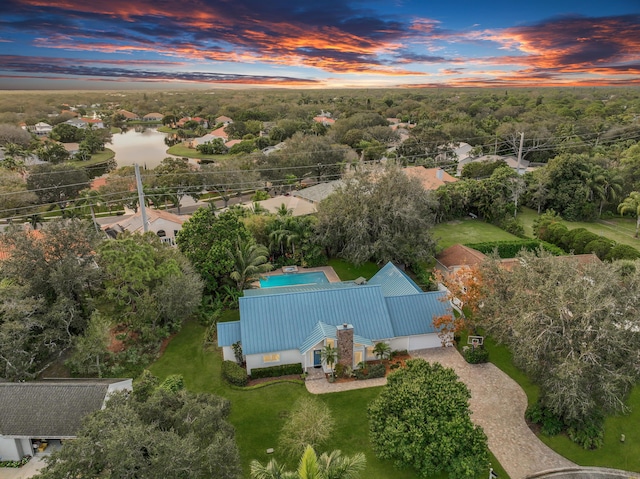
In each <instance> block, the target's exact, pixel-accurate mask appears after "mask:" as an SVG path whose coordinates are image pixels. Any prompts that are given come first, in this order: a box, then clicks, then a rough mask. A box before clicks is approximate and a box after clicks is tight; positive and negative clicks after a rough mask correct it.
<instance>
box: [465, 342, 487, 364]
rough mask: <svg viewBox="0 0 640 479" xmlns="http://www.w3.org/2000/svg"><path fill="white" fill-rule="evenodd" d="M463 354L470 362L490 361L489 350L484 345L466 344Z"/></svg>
mask: <svg viewBox="0 0 640 479" xmlns="http://www.w3.org/2000/svg"><path fill="white" fill-rule="evenodd" d="M462 355H463V356H464V359H465V360H466V361H467V362H468V363H469V364H481V363H486V362H487V361H489V351H488V350H486V349H484V346H476V347H475V348H472V347H471V346H466V347H464V348H463V349H462Z"/></svg>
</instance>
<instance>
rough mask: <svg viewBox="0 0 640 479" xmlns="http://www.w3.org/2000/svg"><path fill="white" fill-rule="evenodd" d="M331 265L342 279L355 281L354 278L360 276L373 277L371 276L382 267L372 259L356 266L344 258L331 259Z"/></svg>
mask: <svg viewBox="0 0 640 479" xmlns="http://www.w3.org/2000/svg"><path fill="white" fill-rule="evenodd" d="M329 266H331V267H332V268H333V269H334V271H335V272H336V274H337V275H338V277H339V278H340V279H341V280H342V281H353V280H354V279H358V278H359V277H360V276H362V277H364V278H367V279H371V277H372V276H373V275H374V274H376V273H377V272H378V270H379V269H380V267H379V266H378V265H377V264H376V263H373V262H371V261H368V262H366V263H365V264H363V265H362V266H354V265H353V264H351V263H349V262H347V261H345V260H342V259H330V260H329Z"/></svg>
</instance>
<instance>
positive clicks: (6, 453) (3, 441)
mask: <svg viewBox="0 0 640 479" xmlns="http://www.w3.org/2000/svg"><path fill="white" fill-rule="evenodd" d="M19 442H20V439H13V438H9V437H2V436H0V459H2V460H3V461H19V460H20V459H21V458H22V456H21V455H20V451H19V450H18V449H19V447H20V445H19V444H18V443H19ZM26 454H29V450H28V449H27V451H26V452H25V451H23V455H26ZM31 454H33V452H31Z"/></svg>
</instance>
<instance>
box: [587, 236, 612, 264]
mask: <svg viewBox="0 0 640 479" xmlns="http://www.w3.org/2000/svg"><path fill="white" fill-rule="evenodd" d="M614 245H615V242H614V241H611V240H605V239H603V238H602V237H601V236H599V237H598V239H594V240H593V241H590V242H589V243H587V245H586V246H585V247H584V252H585V253H593V254H595V255H596V256H597V257H598V258H600V259H601V260H603V259H605V258H606V257H607V255H608V254H609V251H611V248H613V246H614Z"/></svg>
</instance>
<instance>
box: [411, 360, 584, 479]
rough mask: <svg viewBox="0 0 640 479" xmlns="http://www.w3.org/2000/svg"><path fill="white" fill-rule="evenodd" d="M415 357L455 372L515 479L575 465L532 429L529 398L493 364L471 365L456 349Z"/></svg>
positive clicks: (478, 421) (491, 444)
mask: <svg viewBox="0 0 640 479" xmlns="http://www.w3.org/2000/svg"><path fill="white" fill-rule="evenodd" d="M411 355H412V356H413V357H419V358H423V359H425V360H427V361H429V362H438V363H440V364H442V365H443V366H446V367H449V368H452V369H453V370H454V371H455V372H456V374H457V375H458V376H459V377H460V380H461V381H462V382H464V383H465V384H466V385H467V387H468V388H469V391H470V392H471V400H470V401H469V405H470V408H471V411H472V415H471V419H472V420H473V422H474V423H475V424H478V425H479V426H482V428H483V429H484V432H485V433H486V435H487V438H488V442H489V448H490V449H491V452H493V454H494V455H495V456H496V458H497V459H498V461H500V464H501V465H502V467H503V468H504V469H505V471H507V474H509V476H510V477H511V479H523V478H525V477H527V476H528V475H530V474H533V473H535V472H538V471H544V470H548V469H559V468H569V467H575V464H574V463H572V462H571V461H569V460H568V459H566V458H564V457H562V456H561V455H560V454H558V453H556V452H555V451H553V450H552V449H550V448H549V447H547V446H546V445H545V444H544V443H543V442H542V441H540V439H538V438H537V437H536V435H535V434H534V433H533V432H532V431H531V429H529V427H528V426H527V424H526V422H525V420H524V412H525V410H526V408H527V396H526V394H525V393H524V391H523V390H522V388H521V387H520V386H519V385H518V383H516V382H515V381H514V380H513V379H511V378H510V377H509V376H508V375H507V374H506V373H504V372H503V371H501V370H500V369H498V368H497V367H496V366H494V365H493V364H491V363H485V364H468V363H467V362H466V361H465V360H464V358H463V357H462V356H461V355H460V353H459V352H458V351H457V350H456V349H455V348H434V349H424V350H420V351H412V352H411Z"/></svg>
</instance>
